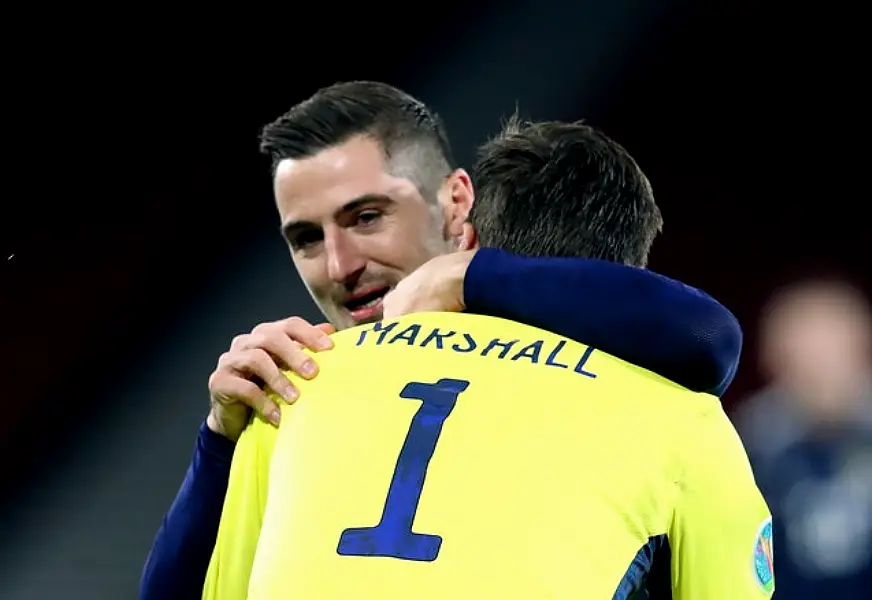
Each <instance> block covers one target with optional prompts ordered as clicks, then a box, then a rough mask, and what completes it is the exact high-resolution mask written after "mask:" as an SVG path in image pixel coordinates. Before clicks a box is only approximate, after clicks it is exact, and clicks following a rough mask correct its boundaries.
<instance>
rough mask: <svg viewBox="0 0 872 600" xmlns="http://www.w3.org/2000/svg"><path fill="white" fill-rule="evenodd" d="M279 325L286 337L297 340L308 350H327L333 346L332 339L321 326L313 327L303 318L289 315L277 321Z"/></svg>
mask: <svg viewBox="0 0 872 600" xmlns="http://www.w3.org/2000/svg"><path fill="white" fill-rule="evenodd" d="M277 324H278V325H280V326H281V329H282V331H284V332H285V333H286V334H287V335H288V337H290V338H291V339H293V340H294V341H296V342H299V343H300V344H302V345H303V346H304V347H306V348H308V349H309V350H314V351H315V352H317V351H319V350H329V349H331V348H332V347H333V341H332V340H331V339H330V338H329V337H328V334H327V333H325V332H324V331H323V330H322V329H321V328H319V327H315V326H314V325H312V324H311V323H309V322H308V321H306V320H305V319H301V318H300V317H291V318H290V319H285V320H284V321H279V322H278V323H277ZM334 331H335V330H334Z"/></svg>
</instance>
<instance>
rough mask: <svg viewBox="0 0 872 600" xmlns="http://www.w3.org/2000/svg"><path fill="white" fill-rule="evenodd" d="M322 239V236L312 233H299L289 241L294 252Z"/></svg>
mask: <svg viewBox="0 0 872 600" xmlns="http://www.w3.org/2000/svg"><path fill="white" fill-rule="evenodd" d="M322 237H323V235H321V234H320V233H316V232H314V231H311V232H304V233H300V234H299V235H296V236H294V238H293V239H292V240H291V247H292V248H294V249H295V250H304V249H306V248H308V247H310V246H313V245H314V244H317V243H318V242H320V241H321V238H322Z"/></svg>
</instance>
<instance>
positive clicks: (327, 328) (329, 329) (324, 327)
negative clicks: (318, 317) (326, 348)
mask: <svg viewBox="0 0 872 600" xmlns="http://www.w3.org/2000/svg"><path fill="white" fill-rule="evenodd" d="M315 327H317V328H318V329H320V330H321V331H323V332H324V333H326V334H327V335H331V334H334V333H336V328H335V327H333V325H331V324H330V323H318V324H317V325H315ZM328 339H329V338H328ZM330 343H331V344H332V343H333V340H330Z"/></svg>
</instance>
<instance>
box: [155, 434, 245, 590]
mask: <svg viewBox="0 0 872 600" xmlns="http://www.w3.org/2000/svg"><path fill="white" fill-rule="evenodd" d="M235 447H236V444H234V443H233V442H231V441H230V440H228V439H227V438H225V437H224V436H221V435H219V434H217V433H215V432H213V431H212V430H211V429H209V428H208V427H207V426H206V423H205V422H204V423H203V424H202V425H201V426H200V434H199V435H198V436H197V445H196V447H195V449H194V457H193V459H192V460H191V466H190V467H189V468H188V472H187V474H186V475H185V481H184V482H183V483H182V487H181V489H180V490H179V493H178V495H177V496H176V499H175V501H174V502H173V505H172V506H171V507H170V510H169V512H168V513H167V514H166V516H165V517H164V520H163V523H162V524H161V527H160V530H158V532H157V537H155V540H154V544H153V545H152V547H151V552H150V553H149V555H148V559H147V560H146V563H145V568H144V569H143V572H142V581H141V582H140V587H139V598H140V600H196V599H198V598H200V597H201V596H202V594H203V581H204V579H205V577H206V570H207V569H208V567H209V560H210V559H211V558H212V549H213V547H214V546H215V538H216V537H217V535H218V523H219V522H220V521H221V510H222V509H223V507H224V496H225V494H226V492H227V482H228V480H229V478H230V464H231V462H232V460H233V450H234V448H235Z"/></svg>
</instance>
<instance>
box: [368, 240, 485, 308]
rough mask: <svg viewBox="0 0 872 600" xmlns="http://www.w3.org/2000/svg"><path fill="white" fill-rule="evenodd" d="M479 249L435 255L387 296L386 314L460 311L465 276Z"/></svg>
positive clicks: (385, 302)
mask: <svg viewBox="0 0 872 600" xmlns="http://www.w3.org/2000/svg"><path fill="white" fill-rule="evenodd" d="M475 253H476V250H465V251H463V252H453V253H451V254H444V255H442V256H437V257H435V258H431V259H430V260H429V261H427V262H425V263H424V264H423V265H421V266H420V267H418V268H417V269H416V270H415V271H414V272H412V273H411V274H410V275H409V276H408V277H406V278H405V279H403V280H402V281H401V282H400V283H399V285H397V287H395V288H394V289H393V290H392V291H391V292H390V293H389V294H388V295H387V296H385V299H384V304H383V306H384V317H385V318H386V319H389V318H393V317H400V316H402V315H408V314H412V313H418V312H431V311H437V312H460V311H462V310H463V309H464V308H466V305H465V304H464V303H463V279H464V277H466V269H467V268H468V267H469V263H470V261H471V260H472V257H473V256H475Z"/></svg>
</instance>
